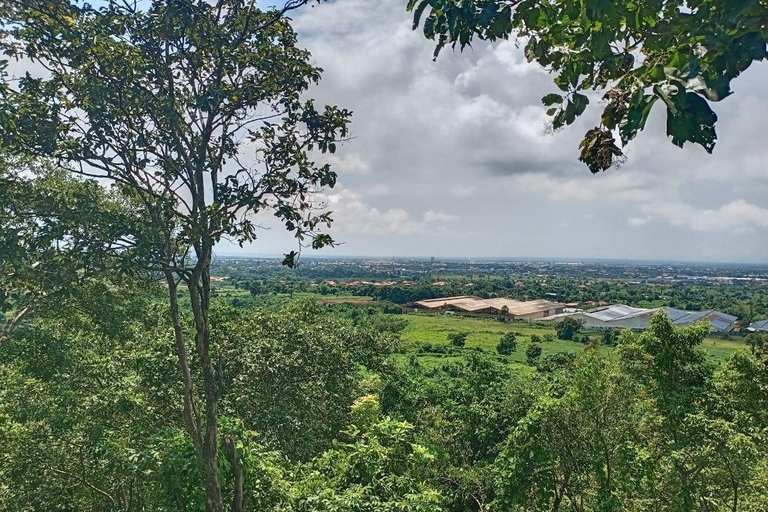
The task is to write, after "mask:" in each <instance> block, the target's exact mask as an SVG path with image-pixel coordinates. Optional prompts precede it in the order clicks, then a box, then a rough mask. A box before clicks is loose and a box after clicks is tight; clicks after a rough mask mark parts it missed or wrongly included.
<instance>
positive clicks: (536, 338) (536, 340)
mask: <svg viewBox="0 0 768 512" xmlns="http://www.w3.org/2000/svg"><path fill="white" fill-rule="evenodd" d="M531 343H541V336H539V335H538V334H531Z"/></svg>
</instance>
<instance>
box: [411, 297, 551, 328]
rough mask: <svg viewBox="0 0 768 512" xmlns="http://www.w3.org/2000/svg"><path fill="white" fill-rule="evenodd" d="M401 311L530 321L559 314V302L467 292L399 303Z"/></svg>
mask: <svg viewBox="0 0 768 512" xmlns="http://www.w3.org/2000/svg"><path fill="white" fill-rule="evenodd" d="M403 310H404V311H414V312H424V313H447V314H455V315H473V316H501V315H505V316H507V317H508V318H511V319H512V320H524V321H527V322H532V321H534V320H536V321H537V320H539V319H541V318H547V317H549V316H552V315H557V314H560V313H562V312H563V311H564V308H563V305H562V304H559V303H557V302H551V301H548V300H543V299H541V300H531V301H525V302H523V301H519V300H515V299H510V298H496V299H482V298H480V297H473V296H470V295H461V296H458V297H442V298H439V299H427V300H419V301H415V302H409V303H407V304H404V305H403Z"/></svg>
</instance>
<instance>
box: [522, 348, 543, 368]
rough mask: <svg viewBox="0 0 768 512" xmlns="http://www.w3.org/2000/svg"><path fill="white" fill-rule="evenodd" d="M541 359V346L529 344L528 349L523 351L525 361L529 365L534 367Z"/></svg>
mask: <svg viewBox="0 0 768 512" xmlns="http://www.w3.org/2000/svg"><path fill="white" fill-rule="evenodd" d="M540 357H541V345H539V344H538V343H531V344H530V345H528V348H527V349H525V360H526V361H527V362H528V364H529V365H531V366H534V365H535V364H536V363H537V362H538V360H539V358H540Z"/></svg>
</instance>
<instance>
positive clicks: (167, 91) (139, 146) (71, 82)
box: [0, 0, 350, 512]
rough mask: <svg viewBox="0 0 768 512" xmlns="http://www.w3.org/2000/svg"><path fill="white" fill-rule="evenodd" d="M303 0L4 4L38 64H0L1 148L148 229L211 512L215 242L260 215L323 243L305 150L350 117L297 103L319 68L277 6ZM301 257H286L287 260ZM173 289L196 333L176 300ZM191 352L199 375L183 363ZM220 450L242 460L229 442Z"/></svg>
mask: <svg viewBox="0 0 768 512" xmlns="http://www.w3.org/2000/svg"><path fill="white" fill-rule="evenodd" d="M306 1H307V0H290V1H289V2H288V3H286V4H285V5H284V6H283V7H282V8H280V9H268V10H260V9H258V8H257V7H255V5H254V4H255V3H254V2H252V1H248V0H218V1H214V2H205V1H202V0H172V1H166V0H155V1H153V2H151V3H150V4H149V5H146V6H145V7H141V6H139V4H138V3H133V2H129V1H128V2H125V1H120V0H110V1H108V2H104V3H102V4H101V6H100V7H98V8H97V7H94V6H91V5H88V4H85V3H83V4H82V5H78V4H77V3H75V2H71V1H69V0H51V1H47V0H46V1H39V0H15V1H10V2H5V3H4V4H3V6H2V8H0V15H1V16H2V26H3V27H4V28H3V29H2V33H0V36H2V40H3V43H2V46H3V49H4V51H5V53H6V54H7V55H9V56H10V57H12V58H16V59H23V60H25V61H27V62H31V63H34V64H35V65H37V66H39V67H41V68H43V69H44V70H45V73H42V74H41V75H40V76H38V77H35V76H32V75H31V74H29V73H28V74H26V75H25V76H23V77H21V78H19V79H18V80H15V79H14V77H12V76H11V75H10V71H9V69H8V67H7V62H3V63H2V64H1V65H2V75H1V80H0V94H1V95H0V102H1V103H2V105H0V124H1V125H2V134H0V135H1V138H2V141H3V143H4V145H5V146H6V147H8V148H10V149H11V150H12V151H15V152H18V153H23V154H26V155H33V156H47V157H53V158H55V159H56V160H57V161H58V162H59V163H60V165H62V166H63V167H65V168H66V169H68V170H69V171H71V172H73V173H76V174H78V175H81V176H88V177H96V178H100V179H106V180H109V181H111V182H112V183H114V184H115V185H116V187H117V188H118V189H119V190H120V191H121V192H122V193H123V194H125V195H126V196H128V197H130V198H132V199H134V200H136V201H137V203H138V204H139V205H140V206H137V211H138V212H139V213H140V214H141V216H142V217H143V218H144V219H146V221H147V222H148V223H150V225H151V226H154V227H156V229H155V230H154V231H153V232H152V233H151V235H152V236H149V237H136V238H134V239H133V241H132V245H130V244H129V247H127V249H141V253H142V254H144V255H145V256H146V263H147V264H146V268H147V269H149V270H151V271H155V272H158V273H160V274H161V275H163V276H164V278H165V281H166V283H167V287H168V297H169V302H170V306H171V314H172V321H173V326H174V332H175V340H176V341H175V343H176V351H177V357H178V363H179V370H180V374H181V380H182V382H183V387H184V393H183V409H184V418H185V424H186V428H187V431H188V433H189V435H190V437H191V439H192V442H193V444H194V446H195V450H196V452H197V455H198V458H199V460H200V463H201V465H202V467H203V473H204V479H205V487H206V504H207V507H208V510H210V511H211V512H223V510H224V500H223V497H222V492H221V488H220V484H219V476H218V475H219V463H218V451H219V434H218V417H219V389H218V380H217V375H216V362H215V361H214V355H215V354H214V352H215V350H214V348H215V347H213V346H212V340H211V335H210V321H209V305H210V294H211V288H210V264H211V260H212V257H213V248H214V246H215V244H216V243H217V242H218V241H220V240H221V239H223V238H227V239H230V240H234V241H237V242H239V243H240V244H244V243H246V242H250V241H252V240H254V239H255V238H256V229H257V224H256V223H255V222H256V221H255V219H254V217H255V215H256V214H258V213H262V212H271V213H272V214H273V215H274V216H275V217H276V218H277V219H278V220H279V221H280V222H282V223H283V224H284V226H285V227H286V229H288V230H289V231H291V232H293V234H294V235H295V237H296V239H297V240H298V242H299V244H301V245H302V246H306V245H309V246H311V247H313V248H319V247H323V246H325V245H328V244H331V243H332V242H333V241H332V239H331V238H330V237H329V235H327V234H325V233H320V232H319V229H318V228H319V227H320V226H322V225H325V224H330V222H331V217H330V215H329V213H328V212H324V211H322V210H321V209H318V208H317V205H316V204H315V203H314V202H313V198H314V194H315V193H316V192H317V190H319V189H320V188H322V187H324V186H330V187H332V186H333V185H334V184H335V182H336V175H335V174H334V172H333V171H332V170H331V169H330V167H329V166H328V165H327V164H319V163H316V162H315V161H314V160H313V159H312V157H311V153H312V152H321V153H325V152H331V153H332V152H334V151H335V150H336V143H337V142H338V141H339V140H340V139H343V138H344V137H346V135H347V123H348V121H349V114H350V113H349V112H348V111H346V110H342V109H338V108H336V107H325V108H324V109H317V108H315V106H314V103H313V102H312V101H311V100H303V99H302V94H303V93H304V92H305V91H306V90H307V89H308V87H309V86H310V85H311V84H313V83H316V82H317V81H318V80H319V79H320V72H321V70H320V69H319V68H317V67H314V66H312V65H311V64H310V62H309V59H310V55H309V53H308V52H307V51H306V50H303V49H301V48H298V47H297V46H296V34H295V32H294V31H293V29H292V28H291V26H290V24H289V21H288V19H287V18H286V14H287V13H288V12H290V11H291V10H293V9H296V8H297V7H299V6H301V5H303V4H304V3H306ZM297 257H298V251H291V252H290V253H288V254H287V255H286V258H285V263H286V264H289V265H292V264H294V263H295V262H296V258H297ZM180 286H182V287H183V288H180ZM184 288H186V292H187V293H188V296H189V300H190V303H191V310H192V323H193V325H194V339H193V340H189V339H188V337H187V335H186V333H185V329H184V322H183V318H182V317H183V315H184V311H182V309H181V308H180V306H179V302H178V294H179V292H180V291H183V289H184ZM192 349H194V357H192V360H193V361H195V363H196V364H199V371H198V370H197V369H196V368H193V367H191V364H192V363H191V362H190V357H191V356H192V354H191V351H192ZM198 375H199V377H198ZM201 409H202V411H201ZM230 441H231V440H230ZM227 443H228V446H229V445H233V443H231V442H229V441H228V442H227ZM227 455H228V456H229V458H230V464H232V465H233V466H237V465H238V464H239V462H238V455H237V453H236V450H235V449H233V450H227ZM236 494H237V495H236V496H234V498H233V503H234V505H233V510H243V509H244V506H245V505H244V503H243V496H242V487H241V488H240V490H239V492H238V493H236Z"/></svg>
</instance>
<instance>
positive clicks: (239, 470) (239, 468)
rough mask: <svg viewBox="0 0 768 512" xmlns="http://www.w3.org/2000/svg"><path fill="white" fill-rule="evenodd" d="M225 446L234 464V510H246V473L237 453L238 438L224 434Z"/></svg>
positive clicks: (234, 511)
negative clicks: (244, 489)
mask: <svg viewBox="0 0 768 512" xmlns="http://www.w3.org/2000/svg"><path fill="white" fill-rule="evenodd" d="M224 447H225V448H226V452H227V459H228V460H229V463H230V464H231V465H232V473H233V475H234V479H235V481H234V484H235V498H234V499H233V500H232V512H245V493H244V492H243V485H244V483H245V482H244V474H243V465H242V464H241V463H240V458H239V457H238V455H237V440H235V439H233V438H232V437H230V436H224Z"/></svg>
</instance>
